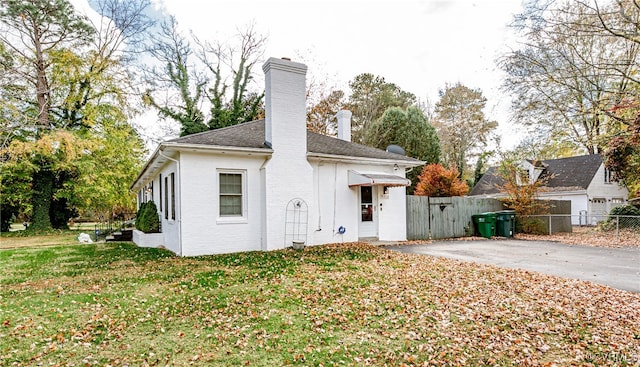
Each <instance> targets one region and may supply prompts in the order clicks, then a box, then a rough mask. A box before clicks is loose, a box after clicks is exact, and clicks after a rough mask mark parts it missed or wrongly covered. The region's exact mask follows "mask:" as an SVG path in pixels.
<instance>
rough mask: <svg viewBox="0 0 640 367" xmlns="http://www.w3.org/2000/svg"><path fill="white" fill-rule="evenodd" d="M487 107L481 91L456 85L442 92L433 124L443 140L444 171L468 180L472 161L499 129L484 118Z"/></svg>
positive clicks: (493, 122)
mask: <svg viewBox="0 0 640 367" xmlns="http://www.w3.org/2000/svg"><path fill="white" fill-rule="evenodd" d="M486 104H487V99H486V98H485V97H484V96H483V95H482V91H480V90H479V89H471V88H469V87H466V86H464V85H462V84H460V83H457V84H455V85H447V86H446V87H445V89H444V90H441V91H440V100H439V101H438V102H437V103H436V106H435V118H434V122H433V124H434V126H435V127H436V130H437V131H438V137H439V138H440V144H441V147H442V162H443V164H444V166H445V167H456V168H457V170H458V173H459V174H460V177H462V178H465V179H466V178H467V177H466V175H467V173H468V167H469V160H470V159H471V158H472V157H473V156H477V155H479V154H480V153H481V150H482V149H484V148H486V147H487V146H488V144H489V143H490V141H491V139H492V138H494V137H495V134H494V131H495V129H496V128H497V127H498V123H497V122H495V121H491V120H489V119H487V118H486V116H485V115H484V108H485V106H486Z"/></svg>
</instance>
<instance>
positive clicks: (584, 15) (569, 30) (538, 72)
mask: <svg viewBox="0 0 640 367" xmlns="http://www.w3.org/2000/svg"><path fill="white" fill-rule="evenodd" d="M599 23H600V20H599V18H598V16H597V14H596V13H594V12H593V11H592V9H591V8H589V7H588V6H585V5H584V4H581V3H579V2H575V1H547V2H543V1H533V2H530V3H529V5H528V7H527V8H526V10H525V12H524V13H523V14H521V15H520V16H519V17H518V18H517V19H516V22H515V23H514V27H515V28H516V29H518V30H519V31H520V32H521V33H522V35H523V37H524V39H525V42H524V44H523V46H522V47H521V48H520V49H518V50H514V51H512V52H510V53H508V54H506V55H504V57H502V58H501V59H500V61H499V63H500V66H501V67H502V68H503V70H505V71H506V72H507V77H506V79H505V81H504V88H505V89H506V90H507V91H510V92H511V93H512V94H513V95H514V97H515V98H514V103H513V111H514V116H513V118H514V119H515V121H516V122H518V123H521V124H523V125H525V126H528V127H530V128H534V129H537V130H540V129H542V130H544V131H546V132H547V134H546V136H545V138H546V139H552V140H556V141H560V142H562V141H564V142H565V143H571V144H577V145H579V146H581V147H582V149H584V150H585V151H587V152H588V153H599V152H601V151H602V149H603V146H604V145H606V136H607V134H608V133H609V132H610V130H611V129H612V128H613V127H614V124H613V123H612V121H616V120H619V117H618V116H617V115H616V114H613V113H611V106H614V105H616V104H618V103H620V102H621V101H623V100H625V99H626V98H628V97H629V96H630V95H633V94H634V93H635V90H634V88H633V86H632V85H631V84H630V79H629V78H627V77H625V75H627V74H629V75H631V74H633V70H635V69H636V64H637V57H638V45H633V44H630V43H629V42H621V41H620V39H617V38H616V37H612V36H611V34H609V33H607V32H604V31H603V29H602V27H600V26H599Z"/></svg>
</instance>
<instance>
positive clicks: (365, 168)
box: [131, 58, 424, 256]
mask: <svg viewBox="0 0 640 367" xmlns="http://www.w3.org/2000/svg"><path fill="white" fill-rule="evenodd" d="M306 70H307V67H306V66H305V65H304V64H300V63H296V62H292V61H290V60H288V59H276V58H270V59H269V60H268V61H267V62H266V63H265V64H264V66H263V71H264V73H265V110H266V111H265V115H266V118H265V119H264V120H258V121H252V122H247V123H243V124H240V125H236V126H232V127H228V128H223V129H218V130H212V131H207V132H203V133H199V134H193V135H189V136H185V137H181V138H177V139H173V140H169V141H165V142H163V143H161V144H160V145H159V146H158V148H157V149H156V150H155V151H154V153H153V154H152V155H151V157H150V159H149V160H148V161H147V163H146V164H145V165H144V167H143V169H142V171H141V172H140V174H139V175H138V177H137V178H136V180H135V182H133V184H132V185H131V190H132V191H133V192H136V193H137V195H138V201H139V202H144V201H148V200H153V201H155V203H156V206H157V207H158V210H159V215H160V218H161V221H162V233H161V234H160V235H158V238H157V239H155V240H153V242H152V243H150V242H148V241H146V240H144V239H142V238H141V237H140V235H139V233H138V235H136V234H134V242H136V243H138V244H139V245H143V246H164V247H166V248H168V249H170V250H171V251H173V252H175V253H176V254H178V255H181V256H195V255H204V254H218V253H229V252H239V251H255V250H264V251H266V250H274V249H282V248H285V247H289V246H291V245H292V244H294V242H295V243H296V244H300V243H304V244H305V245H318V244H326V243H335V242H342V241H344V242H348V241H358V240H361V239H364V238H367V239H370V238H375V239H379V240H389V241H399V240H405V239H406V219H405V218H406V213H405V207H406V201H405V186H407V185H409V184H410V181H409V180H408V179H406V176H405V173H406V171H407V170H408V169H411V168H413V167H416V166H420V165H422V164H424V162H422V161H419V160H416V159H413V158H410V157H406V156H404V155H400V154H395V153H391V152H387V151H383V150H379V149H375V148H371V147H367V146H363V145H359V144H355V143H353V142H351V141H350V137H351V126H350V119H351V113H350V112H349V111H340V112H339V113H338V115H337V119H338V137H337V138H334V137H329V136H324V135H320V134H315V133H312V132H309V131H307V129H306V110H305V93H306V84H305V83H306V82H305V74H306Z"/></svg>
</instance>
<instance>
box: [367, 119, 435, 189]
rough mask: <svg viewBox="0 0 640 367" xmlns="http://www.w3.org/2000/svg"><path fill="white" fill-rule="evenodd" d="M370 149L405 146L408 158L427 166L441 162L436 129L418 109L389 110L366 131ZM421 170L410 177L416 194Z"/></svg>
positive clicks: (414, 170) (411, 172) (413, 171)
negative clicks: (418, 160) (420, 161)
mask: <svg viewBox="0 0 640 367" xmlns="http://www.w3.org/2000/svg"><path fill="white" fill-rule="evenodd" d="M364 143H365V144H366V145H369V146H372V147H376V148H379V149H383V150H384V149H386V148H387V147H388V146H389V145H392V144H395V145H399V146H401V147H402V148H403V149H404V150H405V152H406V153H407V155H408V156H410V157H413V158H416V159H420V160H422V161H425V162H426V164H431V163H438V162H439V161H440V141H439V139H438V134H437V133H436V130H435V128H434V127H433V126H432V125H431V124H430V123H429V121H428V120H427V118H426V117H425V115H424V113H423V112H422V111H421V110H420V109H418V108H416V107H409V108H407V109H403V108H400V107H389V108H387V110H386V111H384V114H383V115H382V117H380V118H379V119H377V120H376V121H375V122H374V123H373V124H372V125H371V126H370V127H369V129H368V130H367V131H366V135H365V136H364ZM419 174H420V169H419V168H415V169H413V170H411V171H410V172H409V173H408V174H407V177H408V178H409V179H410V180H411V182H412V183H413V184H412V185H411V186H410V187H409V188H408V190H409V193H411V192H412V190H413V188H414V187H415V185H416V183H417V182H418V175H419Z"/></svg>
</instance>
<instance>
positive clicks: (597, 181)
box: [469, 154, 629, 224]
mask: <svg viewBox="0 0 640 367" xmlns="http://www.w3.org/2000/svg"><path fill="white" fill-rule="evenodd" d="M520 168H521V169H522V172H523V173H524V174H523V176H524V177H522V178H521V179H527V178H528V179H529V182H535V181H536V180H544V181H545V184H544V186H543V187H542V188H541V190H540V193H539V197H540V199H543V200H570V201H571V215H572V217H571V222H572V223H573V224H593V223H594V222H598V221H601V220H603V219H606V215H607V214H608V213H609V211H611V209H613V208H614V207H616V206H620V205H625V204H626V202H627V199H628V196H629V190H627V189H626V188H625V187H624V186H622V185H620V184H619V183H618V182H616V181H614V180H612V176H611V171H609V170H608V169H606V168H605V166H604V164H603V162H602V157H601V156H600V155H599V154H592V155H583V156H577V157H569V158H560V159H549V160H544V161H530V160H525V161H522V162H521V163H520ZM502 184H504V181H503V180H502V178H501V177H500V176H499V175H498V173H497V168H496V167H492V168H490V169H489V170H488V171H487V173H485V174H484V176H482V178H481V179H480V181H478V183H477V184H476V185H475V186H474V187H473V189H472V190H471V192H470V193H469V195H470V196H482V197H493V198H501V197H505V194H504V193H502V192H500V186H501V185H502Z"/></svg>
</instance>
